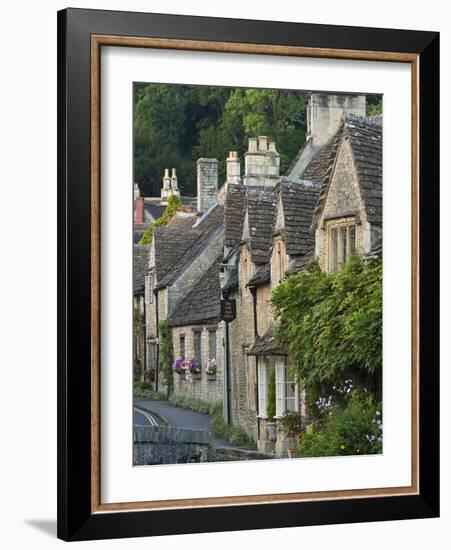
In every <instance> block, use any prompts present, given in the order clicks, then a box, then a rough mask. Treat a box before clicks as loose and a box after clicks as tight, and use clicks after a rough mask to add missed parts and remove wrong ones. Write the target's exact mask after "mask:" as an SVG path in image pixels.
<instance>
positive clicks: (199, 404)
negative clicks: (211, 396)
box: [169, 395, 222, 415]
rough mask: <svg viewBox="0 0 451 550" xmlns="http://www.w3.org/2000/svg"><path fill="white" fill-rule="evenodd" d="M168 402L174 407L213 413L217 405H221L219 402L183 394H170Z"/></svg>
mask: <svg viewBox="0 0 451 550" xmlns="http://www.w3.org/2000/svg"><path fill="white" fill-rule="evenodd" d="M169 403H170V404H171V405H173V406H174V407H180V408H182V409H188V410H190V411H194V412H199V413H202V414H209V415H213V414H214V411H215V410H217V408H218V406H219V407H222V405H221V403H219V404H218V403H209V402H208V401H202V400H201V399H194V398H192V397H187V396H185V395H171V397H170V398H169Z"/></svg>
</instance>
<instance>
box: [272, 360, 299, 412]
mask: <svg viewBox="0 0 451 550" xmlns="http://www.w3.org/2000/svg"><path fill="white" fill-rule="evenodd" d="M298 410H299V394H298V387H297V385H296V382H295V380H294V377H293V376H292V375H291V373H290V369H289V368H288V365H287V364H286V358H285V357H278V358H277V359H276V416H277V417H280V416H282V414H283V413H284V412H286V411H298Z"/></svg>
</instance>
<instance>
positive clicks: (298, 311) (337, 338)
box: [272, 258, 382, 394]
mask: <svg viewBox="0 0 451 550" xmlns="http://www.w3.org/2000/svg"><path fill="white" fill-rule="evenodd" d="M272 306H273V308H274V312H275V315H276V318H277V321H278V323H277V327H278V328H277V338H278V340H279V341H280V343H281V344H282V345H283V346H284V347H285V349H287V351H288V352H289V355H290V357H291V359H292V361H293V363H294V365H295V368H296V370H297V375H298V379H299V381H300V382H301V384H302V385H303V386H304V387H306V388H307V389H308V390H310V391H311V393H315V394H320V393H321V391H323V390H324V389H325V388H328V387H330V386H331V385H333V384H335V383H340V382H342V381H343V380H345V379H346V378H352V379H353V380H354V382H355V383H359V382H360V383H361V384H362V386H365V387H367V388H368V389H372V390H374V391H375V390H377V388H378V387H379V385H380V378H381V372H382V261H381V260H370V261H363V260H361V259H358V258H355V259H353V260H352V261H351V262H349V263H348V264H346V265H344V266H343V267H342V269H341V270H340V271H339V272H338V273H325V272H322V271H321V270H320V269H319V267H318V265H316V264H315V265H312V266H311V267H310V268H309V269H306V270H303V271H301V272H299V273H298V274H295V275H292V276H290V277H288V278H287V279H286V281H284V282H283V283H282V284H280V285H279V286H278V287H277V288H276V289H275V290H274V292H273V294H272Z"/></svg>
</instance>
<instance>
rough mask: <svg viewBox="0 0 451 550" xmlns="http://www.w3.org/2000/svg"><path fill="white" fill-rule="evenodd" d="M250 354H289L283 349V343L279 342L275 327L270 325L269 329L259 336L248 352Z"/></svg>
mask: <svg viewBox="0 0 451 550" xmlns="http://www.w3.org/2000/svg"><path fill="white" fill-rule="evenodd" d="M247 354H248V355H287V353H286V352H285V351H284V350H283V349H282V347H281V345H280V344H279V343H278V342H277V340H276V336H275V331H274V327H270V328H269V330H268V331H267V332H266V333H265V334H264V335H263V336H259V337H258V338H257V339H256V340H255V343H254V344H253V346H252V347H251V349H250V350H249V351H248V353H247Z"/></svg>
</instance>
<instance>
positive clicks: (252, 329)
mask: <svg viewBox="0 0 451 550" xmlns="http://www.w3.org/2000/svg"><path fill="white" fill-rule="evenodd" d="M363 115H365V97H364V96H346V95H340V94H334V95H331V94H315V93H313V94H312V95H311V98H310V102H309V106H308V118H307V121H308V132H307V141H306V143H305V144H304V146H303V147H302V148H301V150H300V151H299V153H298V155H297V157H296V158H295V159H294V161H293V164H292V165H291V167H290V169H289V170H288V171H287V174H286V175H285V176H282V177H280V176H279V174H278V173H277V170H274V166H276V163H274V162H273V161H272V158H271V157H269V155H268V153H269V151H271V153H272V154H274V153H275V146H273V145H271V147H269V146H268V142H267V140H266V138H264V137H263V138H258V139H257V140H256V141H254V140H252V141H251V142H250V143H249V150H248V152H247V153H246V157H245V160H246V161H247V159H248V156H250V157H251V163H250V166H251V167H253V166H255V163H253V162H252V160H253V158H252V157H253V156H254V155H255V152H256V151H258V153H259V155H260V159H259V165H258V166H259V174H260V176H261V177H260V179H259V178H258V177H247V172H248V170H249V168H248V162H246V165H245V174H244V176H243V179H242V181H243V183H236V184H230V185H229V186H228V189H227V194H226V198H225V240H224V265H223V266H222V271H223V286H222V291H223V295H224V296H226V297H230V298H234V299H236V302H237V317H236V320H235V321H234V322H233V323H231V324H230V327H229V338H228V341H227V342H226V345H228V346H229V349H230V352H229V357H230V359H229V362H228V364H226V365H225V370H227V369H229V370H230V376H229V379H230V386H231V387H230V398H229V401H228V406H229V407H230V409H231V412H230V418H231V420H232V422H234V423H237V424H240V425H242V426H243V427H244V428H245V429H246V430H247V431H248V433H249V434H250V435H252V436H253V437H254V438H255V439H256V440H257V442H258V447H259V449H260V450H262V451H275V453H276V454H277V455H283V454H284V452H285V450H286V441H285V436H284V434H283V433H281V431H280V430H279V429H276V430H275V431H273V430H269V429H268V428H269V424H272V422H273V420H276V421H277V419H278V418H280V416H281V415H282V414H283V413H284V412H285V411H297V412H299V413H300V414H301V415H302V416H306V414H307V411H306V408H305V396H304V395H303V394H302V392H301V391H300V388H299V387H298V386H297V384H296V383H295V380H294V378H293V374H292V373H291V369H290V368H289V367H290V359H289V357H288V356H287V354H286V352H285V351H284V350H283V349H281V348H280V346H279V345H278V344H277V342H276V340H275V338H274V325H273V319H272V315H271V308H270V305H269V299H270V296H271V292H272V290H273V289H274V288H275V287H276V286H277V285H278V284H280V282H281V281H282V280H283V279H284V278H285V277H287V276H289V275H290V274H291V273H295V272H297V271H299V270H300V269H303V268H304V267H305V266H306V265H308V263H309V262H310V261H311V260H312V259H316V260H317V261H318V262H319V264H320V267H321V268H322V269H324V270H328V271H334V270H337V269H339V267H340V265H341V264H342V263H344V262H346V261H347V260H348V259H349V258H350V257H351V255H352V254H355V253H356V254H363V255H372V257H374V255H377V254H379V253H380V252H381V238H382V156H381V155H382V124H381V120H375V119H369V118H366V117H365V116H363ZM265 155H267V157H265ZM265 158H267V161H266V164H265ZM270 159H271V161H270ZM235 172H236V171H235ZM268 173H270V174H271V176H273V177H272V178H268V177H266V175H267V174H268ZM252 175H253V174H252ZM246 182H248V184H246ZM240 219H241V223H239V220H240ZM271 376H274V377H275V388H276V395H275V418H274V419H273V418H268V385H269V379H270V377H271ZM225 379H227V377H225Z"/></svg>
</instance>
